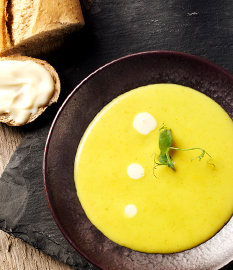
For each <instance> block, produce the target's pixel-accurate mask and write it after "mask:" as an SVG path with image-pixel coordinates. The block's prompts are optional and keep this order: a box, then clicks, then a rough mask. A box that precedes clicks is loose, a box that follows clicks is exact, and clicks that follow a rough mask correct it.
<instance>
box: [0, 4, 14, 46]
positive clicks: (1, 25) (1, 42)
mask: <svg viewBox="0 0 233 270" xmlns="http://www.w3.org/2000/svg"><path fill="white" fill-rule="evenodd" d="M6 7H7V0H0V51H2V50H4V49H6V48H7V47H10V46H11V40H10V36H9V33H8V29H7V25H6V23H7V12H6Z"/></svg>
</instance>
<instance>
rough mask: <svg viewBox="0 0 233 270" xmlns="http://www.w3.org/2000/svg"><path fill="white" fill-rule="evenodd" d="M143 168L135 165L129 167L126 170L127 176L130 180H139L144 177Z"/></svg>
mask: <svg viewBox="0 0 233 270" xmlns="http://www.w3.org/2000/svg"><path fill="white" fill-rule="evenodd" d="M144 171H145V170H144V168H143V167H142V166H141V165H140V164H137V163H133V164H131V165H129V167H128V168H127V174H128V176H129V177H130V178H132V179H139V178H141V177H143V176H144Z"/></svg>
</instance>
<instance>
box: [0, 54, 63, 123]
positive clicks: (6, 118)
mask: <svg viewBox="0 0 233 270" xmlns="http://www.w3.org/2000/svg"><path fill="white" fill-rule="evenodd" d="M7 60H10V61H28V60H30V61H33V62H35V63H37V64H39V65H41V66H43V67H44V68H45V69H46V70H47V71H48V72H49V73H50V75H51V77H52V81H53V91H52V93H51V95H50V97H49V101H48V102H47V103H46V104H45V105H43V106H41V107H39V108H38V110H37V111H36V112H35V113H31V114H30V116H29V118H28V119H27V120H26V121H25V122H24V123H20V124H19V123H17V122H15V121H14V120H13V118H12V115H11V113H2V114H0V122H3V123H6V124H8V125H10V126H19V125H24V124H28V123H30V122H32V121H34V120H35V119H36V118H37V117H38V116H39V115H41V114H42V113H43V112H44V111H45V110H46V108H47V107H48V106H50V105H51V104H53V103H55V102H57V100H58V97H59V94H60V79H59V77H58V74H57V72H56V71H55V69H54V68H53V67H52V66H51V65H50V64H48V63H47V62H46V61H43V60H40V59H35V58H31V57H27V56H12V57H2V58H0V61H7ZM1 83H2V82H0V88H1V85H2V87H3V88H4V87H5V85H4V83H3V84H1ZM17 105H18V104H17ZM0 109H1V108H0Z"/></svg>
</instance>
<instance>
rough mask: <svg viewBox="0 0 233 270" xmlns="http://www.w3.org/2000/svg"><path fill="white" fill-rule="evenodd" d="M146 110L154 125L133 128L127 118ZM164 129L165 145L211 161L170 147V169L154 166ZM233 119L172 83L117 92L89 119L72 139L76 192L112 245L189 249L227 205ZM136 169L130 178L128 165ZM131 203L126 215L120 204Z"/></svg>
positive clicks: (232, 189) (225, 214)
mask: <svg viewBox="0 0 233 270" xmlns="http://www.w3.org/2000/svg"><path fill="white" fill-rule="evenodd" d="M141 112H147V113H150V114H151V115H152V116H153V117H154V118H155V119H156V121H157V123H158V125H157V128H156V129H155V130H153V131H151V132H150V133H149V134H148V135H142V134H140V133H139V132H138V131H137V130H136V129H135V128H134V127H133V121H134V118H135V116H136V115H137V114H139V113H141ZM163 123H165V124H166V126H167V127H168V128H171V130H172V135H173V146H174V147H179V148H191V147H200V148H203V149H205V150H206V151H207V152H208V153H209V154H210V155H211V156H212V160H211V161H212V162H213V163H214V164H215V168H214V166H212V165H210V164H207V160H208V157H207V156H205V157H204V158H203V159H202V160H201V161H198V160H193V161H190V159H192V158H194V157H196V156H198V155H199V154H200V152H199V151H198V150H195V151H185V152H182V151H174V150H171V151H170V154H171V157H172V159H173V161H174V163H175V168H176V172H174V171H173V170H172V169H171V168H168V167H167V166H159V167H157V169H156V170H155V171H154V174H153V167H154V155H153V154H154V153H155V155H157V156H158V155H159V153H160V151H159V148H158V136H159V127H161V126H162V124H163ZM232 138H233V122H232V120H231V119H230V117H229V116H228V115H227V113H226V112H225V111H224V110H223V109H222V108H221V107H220V106H219V105H217V104H216V103H215V102H214V101H213V100H211V99H210V98H208V97H207V96H205V95H203V94H201V93H199V92H197V91H195V90H192V89H190V88H187V87H183V86H179V85H172V84H157V85H149V86H146V87H141V88H138V89H135V90H132V91H130V92H128V93H125V94H123V95H122V96H120V97H118V98H117V99H115V100H114V101H112V102H111V103H110V104H109V105H107V106H106V107H105V108H104V109H103V110H102V111H101V112H100V113H99V114H98V115H97V117H96V118H95V119H94V120H93V122H92V123H91V124H90V126H89V128H88V129H87V131H86V133H85V134H84V137H83V138H82V141H81V143H80V145H79V148H78V151H77V156H76V161H75V183H76V188H77V194H78V197H79V199H80V202H81V204H82V206H83V209H84V211H85V212H86V214H87V217H88V218H89V219H90V221H91V222H92V223H93V224H94V225H95V226H96V227H97V228H98V229H99V230H100V231H101V232H103V234H105V235H106V236H107V237H108V238H109V239H111V240H112V241H114V242H116V243H118V244H119V245H122V246H126V247H128V248H131V249H134V250H137V251H142V252H147V253H173V252H180V251H183V250H186V249H190V248H192V247H194V246H197V245H198V244H200V243H202V242H204V241H206V240H207V239H209V238H210V237H212V236H213V235H214V234H215V233H216V232H218V231H219V230H220V229H221V228H222V227H223V225H224V224H225V223H226V222H227V221H228V220H229V218H230V217H231V215H232V212H233V159H232V153H233V140H232ZM132 163H137V164H140V165H141V166H142V167H143V168H144V169H145V172H144V176H143V177H141V178H140V179H131V178H130V177H129V176H128V174H127V168H128V166H129V165H130V164H132ZM127 205H134V206H135V207H136V209H137V212H136V214H135V215H134V216H133V217H129V216H127V215H126V214H125V207H126V206H127Z"/></svg>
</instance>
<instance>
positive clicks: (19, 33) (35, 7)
mask: <svg viewBox="0 0 233 270" xmlns="http://www.w3.org/2000/svg"><path fill="white" fill-rule="evenodd" d="M0 1H3V0H0ZM7 13H8V22H7V27H8V31H9V34H10V38H11V41H12V46H10V47H8V48H7V49H6V50H3V52H2V53H1V56H9V55H13V54H21V55H28V56H31V55H37V52H40V51H42V52H47V51H49V50H50V49H53V48H54V46H55V44H56V43H60V41H61V40H62V39H63V38H64V37H65V36H66V35H68V34H70V33H72V32H74V31H77V30H79V29H80V28H81V27H83V26H84V24H85V23H84V18H83V14H82V9H81V5H80V2H79V0H11V1H9V3H8V6H7Z"/></svg>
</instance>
